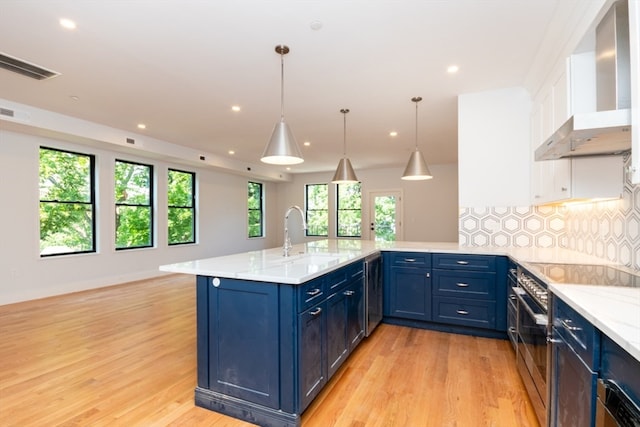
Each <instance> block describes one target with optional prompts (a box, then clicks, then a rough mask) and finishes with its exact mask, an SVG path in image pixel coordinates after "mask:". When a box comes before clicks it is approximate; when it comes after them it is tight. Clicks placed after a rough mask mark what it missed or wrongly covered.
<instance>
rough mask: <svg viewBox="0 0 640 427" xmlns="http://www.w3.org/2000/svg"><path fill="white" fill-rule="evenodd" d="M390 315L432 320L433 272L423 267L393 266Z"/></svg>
mask: <svg viewBox="0 0 640 427" xmlns="http://www.w3.org/2000/svg"><path fill="white" fill-rule="evenodd" d="M390 276H391V277H390V280H389V284H388V286H389V293H388V295H389V315H390V316H394V317H402V318H406V319H416V320H431V274H430V273H429V272H428V271H426V270H423V269H418V268H404V267H391V274H390Z"/></svg>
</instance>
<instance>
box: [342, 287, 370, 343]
mask: <svg viewBox="0 0 640 427" xmlns="http://www.w3.org/2000/svg"><path fill="white" fill-rule="evenodd" d="M344 293H345V296H346V297H347V341H348V342H349V353H351V352H352V351H353V349H354V348H355V347H356V346H357V345H358V344H359V343H360V341H362V339H363V338H364V322H365V317H364V281H363V280H362V279H359V280H356V281H354V282H353V283H352V284H351V285H349V286H348V287H347V289H346V290H345V291H344Z"/></svg>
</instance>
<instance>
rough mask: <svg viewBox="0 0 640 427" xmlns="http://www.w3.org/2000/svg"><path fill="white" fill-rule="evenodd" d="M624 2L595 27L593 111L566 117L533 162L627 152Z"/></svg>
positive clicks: (628, 92)
mask: <svg viewBox="0 0 640 427" xmlns="http://www.w3.org/2000/svg"><path fill="white" fill-rule="evenodd" d="M630 78H631V75H630V59H629V12H628V5H627V0H621V1H618V2H616V3H614V4H613V6H612V7H611V9H610V10H609V11H608V12H607V13H606V15H605V16H604V17H603V18H602V21H600V23H599V24H598V26H597V27H596V103H597V107H596V108H597V111H596V112H592V113H583V114H576V115H574V116H573V117H571V118H569V120H567V121H566V122H565V123H564V124H563V125H562V126H560V128H559V129H558V130H557V131H555V132H554V133H553V135H551V136H550V137H549V138H548V139H547V140H546V141H544V143H543V144H542V145H541V146H540V147H538V149H537V150H536V152H535V159H536V160H555V159H559V158H566V157H581V156H596V155H598V156H601V155H608V154H612V155H613V154H620V153H623V152H626V151H629V150H630V149H631V108H630V107H631V84H630Z"/></svg>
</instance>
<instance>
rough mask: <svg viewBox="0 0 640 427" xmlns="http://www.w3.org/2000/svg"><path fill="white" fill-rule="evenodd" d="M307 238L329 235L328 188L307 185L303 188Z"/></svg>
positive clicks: (318, 185)
mask: <svg viewBox="0 0 640 427" xmlns="http://www.w3.org/2000/svg"><path fill="white" fill-rule="evenodd" d="M305 206H306V213H307V236H328V235H329V186H328V185H327V184H307V185H306V186H305Z"/></svg>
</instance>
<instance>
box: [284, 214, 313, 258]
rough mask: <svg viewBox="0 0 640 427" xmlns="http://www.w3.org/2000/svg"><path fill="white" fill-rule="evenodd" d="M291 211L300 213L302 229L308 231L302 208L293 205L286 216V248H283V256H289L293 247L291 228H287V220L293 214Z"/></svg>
mask: <svg viewBox="0 0 640 427" xmlns="http://www.w3.org/2000/svg"><path fill="white" fill-rule="evenodd" d="M291 211H298V212H299V213H300V218H302V228H303V229H304V230H306V229H307V221H306V220H305V219H304V212H303V211H302V209H300V206H296V205H293V206H291V207H290V208H289V209H287V212H286V213H285V214H284V246H283V247H282V252H283V253H282V255H283V256H289V251H290V250H291V247H292V246H293V245H292V244H291V239H289V228H288V227H287V220H288V219H289V214H290V213H291Z"/></svg>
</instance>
